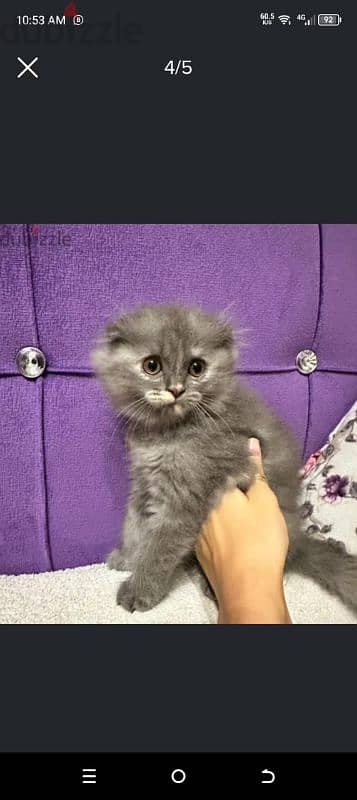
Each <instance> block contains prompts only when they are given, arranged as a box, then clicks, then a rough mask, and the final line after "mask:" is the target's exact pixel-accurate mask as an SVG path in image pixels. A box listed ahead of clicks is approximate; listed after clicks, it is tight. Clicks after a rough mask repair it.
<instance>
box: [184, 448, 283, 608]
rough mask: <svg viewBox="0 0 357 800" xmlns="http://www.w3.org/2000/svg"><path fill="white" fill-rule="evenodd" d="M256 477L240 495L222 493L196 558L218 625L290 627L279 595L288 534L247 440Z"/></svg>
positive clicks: (256, 453) (255, 451) (258, 455)
mask: <svg viewBox="0 0 357 800" xmlns="http://www.w3.org/2000/svg"><path fill="white" fill-rule="evenodd" d="M249 449H250V452H251V458H252V459H253V461H254V463H255V465H256V469H257V473H256V478H255V480H254V481H253V483H252V485H251V486H250V488H249V489H248V491H247V492H246V494H244V493H243V492H241V491H240V490H239V489H233V490H232V491H228V492H226V494H225V495H224V497H223V498H222V500H221V502H220V503H219V504H218V506H217V507H216V508H215V509H213V511H212V512H211V513H210V515H209V517H208V519H207V521H206V522H205V524H204V525H203V528H202V530H201V533H200V536H199V539H198V542H197V547H196V555H197V558H198V560H199V562H200V564H201V567H202V569H203V570H204V572H205V574H206V576H207V578H208V580H209V582H210V584H211V586H212V589H213V591H214V593H215V595H216V598H217V602H218V606H219V620H218V621H219V622H256V623H259V622H290V618H289V615H288V611H287V608H286V602H285V598H284V590H283V573H284V565H285V561H286V557H287V552H288V544H289V540H288V531H287V527H286V523H285V519H284V517H283V514H282V512H281V510H280V508H279V504H278V501H277V498H276V496H275V494H274V492H272V490H271V489H270V487H269V485H268V483H267V481H266V478H265V476H264V469H263V464H262V460H261V452H260V445H259V442H258V440H257V439H250V442H249Z"/></svg>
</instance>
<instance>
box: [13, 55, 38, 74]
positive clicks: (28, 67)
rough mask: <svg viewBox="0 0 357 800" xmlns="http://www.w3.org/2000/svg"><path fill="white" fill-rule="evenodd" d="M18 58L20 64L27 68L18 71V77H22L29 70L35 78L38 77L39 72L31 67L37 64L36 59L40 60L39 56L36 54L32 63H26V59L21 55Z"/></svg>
mask: <svg viewBox="0 0 357 800" xmlns="http://www.w3.org/2000/svg"><path fill="white" fill-rule="evenodd" d="M17 60H18V61H19V62H20V64H22V66H23V67H25V69H23V70H21V72H19V73H18V75H17V77H18V78H22V77H23V75H25V74H26V73H27V72H29V73H30V74H31V75H32V77H33V78H38V75H37V72H35V70H34V69H31V67H33V65H34V64H36V61H38V56H36V58H34V59H33V60H32V61H31V63H30V64H26V61H23V60H22V58H20V56H17Z"/></svg>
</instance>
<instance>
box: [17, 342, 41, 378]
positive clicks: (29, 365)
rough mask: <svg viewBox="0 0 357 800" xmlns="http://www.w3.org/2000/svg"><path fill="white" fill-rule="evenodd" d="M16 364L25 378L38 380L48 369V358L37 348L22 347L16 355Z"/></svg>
mask: <svg viewBox="0 0 357 800" xmlns="http://www.w3.org/2000/svg"><path fill="white" fill-rule="evenodd" d="M16 364H17V368H18V370H19V372H21V375H23V376H24V378H32V379H34V378H38V377H39V376H40V375H42V373H43V372H44V371H45V369H46V358H45V356H44V354H43V353H42V351H41V350H38V349H37V347H22V348H21V350H19V352H18V353H17V355H16Z"/></svg>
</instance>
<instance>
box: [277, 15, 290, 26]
mask: <svg viewBox="0 0 357 800" xmlns="http://www.w3.org/2000/svg"><path fill="white" fill-rule="evenodd" d="M278 19H280V22H281V24H282V25H286V24H287V22H289V24H290V17H288V15H287V14H281V16H280V17H278Z"/></svg>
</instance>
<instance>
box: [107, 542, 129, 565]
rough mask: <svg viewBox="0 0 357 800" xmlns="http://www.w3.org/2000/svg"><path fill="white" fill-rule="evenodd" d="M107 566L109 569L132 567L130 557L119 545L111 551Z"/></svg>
mask: <svg viewBox="0 0 357 800" xmlns="http://www.w3.org/2000/svg"><path fill="white" fill-rule="evenodd" d="M107 566H108V567H109V569H117V570H119V571H121V570H128V569H130V566H129V561H128V559H127V558H126V557H125V556H124V555H123V553H122V552H121V551H120V550H119V549H118V548H117V547H116V548H115V550H112V552H111V553H109V556H108V558H107Z"/></svg>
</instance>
